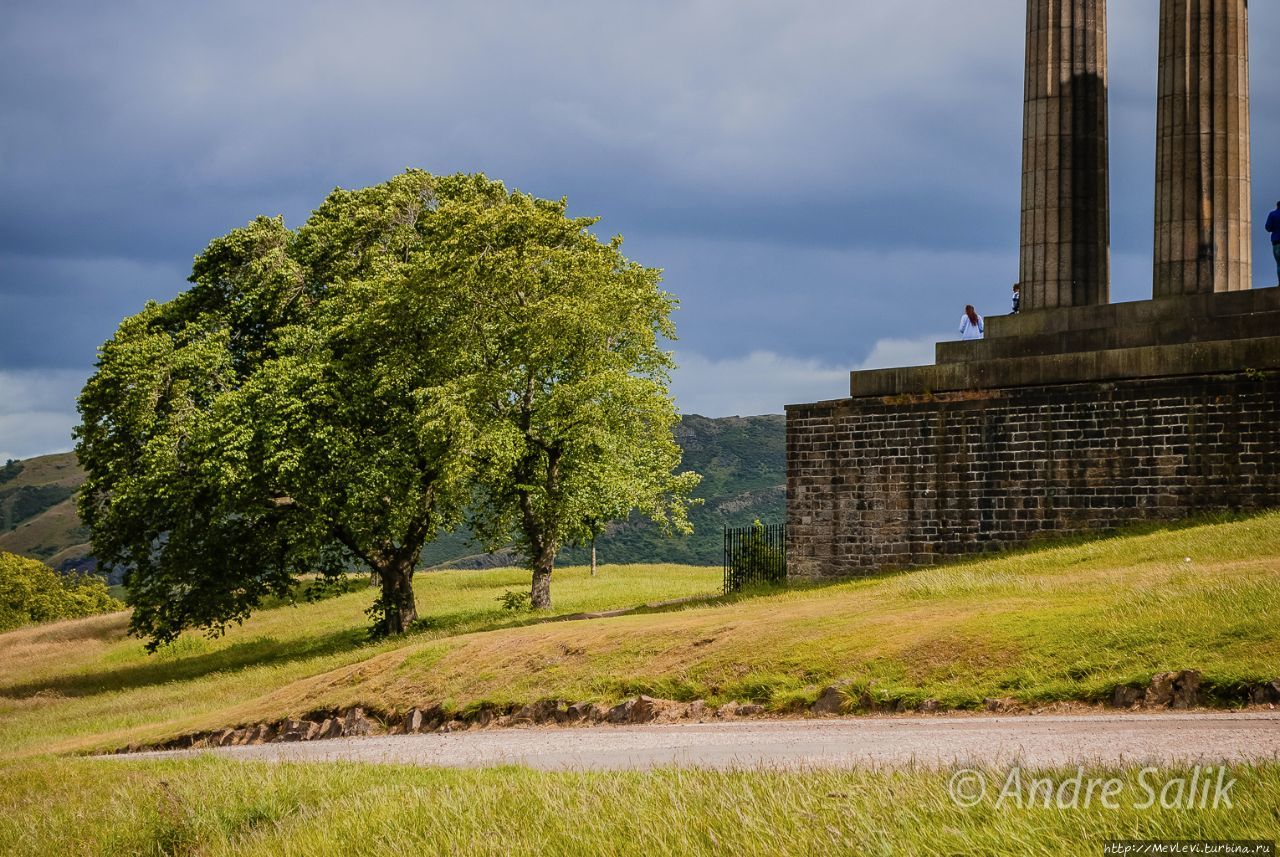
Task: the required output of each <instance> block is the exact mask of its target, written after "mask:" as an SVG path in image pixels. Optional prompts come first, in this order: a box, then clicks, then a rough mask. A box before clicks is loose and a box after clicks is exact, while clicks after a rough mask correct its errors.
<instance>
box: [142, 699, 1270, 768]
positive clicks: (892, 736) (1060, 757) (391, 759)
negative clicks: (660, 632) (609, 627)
mask: <svg viewBox="0 0 1280 857" xmlns="http://www.w3.org/2000/svg"><path fill="white" fill-rule="evenodd" d="M192 752H195V751H184V752H179V753H144V754H138V755H141V756H150V757H153V758H161V757H172V756H178V755H190V754H191V753H192ZM200 752H211V753H216V754H218V755H221V756H226V757H228V758H232V759H266V760H272V761H291V762H295V761H296V762H323V761H339V760H341V761H357V762H383V763H395V764H409V765H437V766H449V767H476V766H488V765H500V764H516V765H526V766H528V767H531V768H538V769H542V770H582V769H595V770H622V769H643V768H650V767H654V766H659V765H681V766H688V767H706V768H730V767H757V766H764V767H771V768H796V767H811V766H839V767H850V766H876V767H901V766H906V765H912V764H917V765H923V766H930V767H934V766H945V765H950V764H953V763H955V764H961V765H975V764H976V765H1002V764H1010V763H1013V762H1019V763H1022V764H1026V765H1028V766H1049V765H1053V766H1060V765H1070V764H1074V763H1076V762H1106V763H1148V762H1150V763H1158V764H1173V763H1180V762H1189V763H1195V762H1204V763H1220V762H1250V761H1265V760H1272V761H1280V712H1277V713H1274V714H1273V713H1261V714H1252V713H1251V714H1163V715H1119V714H1117V715H1081V716H1053V717H1050V716H1036V717H909V718H859V719H849V720H779V721H759V720H757V721H745V722H733V723H699V724H674V725H666V726H628V727H598V728H591V729H569V728H530V729H502V730H484V731H475V732H455V733H449V734H429V735H399V736H387V737H376V738H352V739H338V740H330V741H310V742H306V743H289V744H263V745H258V746H248V747H224V748H220V749H217V750H206V751H200ZM128 758H135V757H134V756H130V757H128Z"/></svg>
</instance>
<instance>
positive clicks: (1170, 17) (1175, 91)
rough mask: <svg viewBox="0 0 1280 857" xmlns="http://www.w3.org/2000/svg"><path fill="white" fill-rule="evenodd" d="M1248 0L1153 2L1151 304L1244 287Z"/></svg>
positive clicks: (1248, 281) (1248, 265)
mask: <svg viewBox="0 0 1280 857" xmlns="http://www.w3.org/2000/svg"><path fill="white" fill-rule="evenodd" d="M1249 181H1250V176H1249V4H1248V0H1161V2H1160V100H1159V108H1158V110H1157V118H1156V235H1155V296H1156V297H1158V298H1159V297H1167V296H1169V295H1182V294H1200V293H1205V292H1233V291H1240V290H1243V289H1248V288H1251V287H1252V284H1253V283H1252V281H1253V264H1252V245H1251V239H1252V236H1251V235H1250V229H1251V225H1252V217H1251V215H1250V210H1249V208H1250V189H1249Z"/></svg>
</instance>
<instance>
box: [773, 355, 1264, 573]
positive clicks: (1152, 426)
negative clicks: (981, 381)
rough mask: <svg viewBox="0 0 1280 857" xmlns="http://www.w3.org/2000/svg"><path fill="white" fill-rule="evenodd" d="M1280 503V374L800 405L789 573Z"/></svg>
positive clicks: (873, 564) (900, 561)
mask: <svg viewBox="0 0 1280 857" xmlns="http://www.w3.org/2000/svg"><path fill="white" fill-rule="evenodd" d="M1277 505H1280V373H1277V372H1269V373H1256V372H1240V373H1232V374H1223V375H1202V376H1195V377H1181V378H1164V379H1143V380H1135V381H1117V382H1112V383H1097V382H1094V383H1078V384H1066V385H1053V386H1039V387H1020V388H1009V389H993V390H982V391H970V392H955V393H945V394H938V395H930V394H921V395H903V396H891V397H875V398H857V399H843V400H839V401H834V402H821V403H817V404H810V405H793V406H790V407H788V409H787V506H788V510H787V521H788V552H789V563H790V573H791V575H792V576H798V577H814V578H820V577H841V576H851V575H858V574H866V573H870V572H873V571H877V570H881V569H889V568H903V567H910V566H921V565H928V564H932V563H935V562H937V561H939V560H941V559H944V558H947V557H952V556H958V555H963V554H969V553H977V552H981V551H988V550H998V549H1001V548H1005V547H1009V546H1013V545H1017V544H1021V543H1024V542H1028V541H1031V540H1034V539H1039V538H1046V537H1056V536H1065V535H1072V534H1081V533H1097V532H1101V531H1105V530H1107V529H1110V528H1114V527H1117V526H1121V525H1125V524H1129V523H1134V522H1138V521H1144V520H1168V519H1177V518H1181V517H1185V516H1187V515H1191V514H1195V513H1202V512H1207V511H1214V510H1243V511H1247V510H1260V509H1264V508H1268V507H1274V506H1277Z"/></svg>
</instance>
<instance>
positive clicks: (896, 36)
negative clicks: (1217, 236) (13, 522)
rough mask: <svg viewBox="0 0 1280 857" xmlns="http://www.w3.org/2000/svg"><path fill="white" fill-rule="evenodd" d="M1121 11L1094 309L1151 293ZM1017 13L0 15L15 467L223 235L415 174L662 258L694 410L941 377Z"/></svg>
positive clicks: (1140, 16)
mask: <svg viewBox="0 0 1280 857" xmlns="http://www.w3.org/2000/svg"><path fill="white" fill-rule="evenodd" d="M1110 5H1111V7H1112V8H1111V10H1110V28H1111V97H1110V109H1111V167H1112V204H1113V210H1112V258H1113V280H1114V285H1113V297H1114V299H1116V300H1139V299H1143V298H1146V297H1149V296H1150V293H1151V243H1152V238H1151V233H1152V208H1153V193H1154V170H1155V166H1154V146H1155V144H1154V138H1155V85H1156V31H1157V23H1158V22H1157V8H1158V4H1157V3H1156V0H1121V2H1113V3H1112V4H1110ZM1275 5H1276V4H1254V8H1253V9H1252V10H1251V11H1252V21H1251V26H1252V33H1251V41H1252V45H1253V83H1254V86H1253V95H1254V100H1253V134H1254V137H1253V146H1254V155H1255V158H1254V165H1253V167H1254V206H1253V208H1254V217H1255V221H1256V222H1258V221H1260V220H1261V219H1262V218H1263V217H1265V214H1266V212H1267V211H1269V210H1270V208H1271V203H1272V202H1274V201H1275V200H1276V199H1277V198H1280V162H1276V161H1275V160H1274V159H1273V158H1267V157H1265V156H1264V155H1265V153H1267V152H1269V151H1271V152H1274V146H1273V145H1272V146H1268V145H1267V143H1268V141H1272V140H1275V139H1277V137H1278V136H1280V89H1277V88H1275V87H1273V86H1265V85H1263V83H1264V81H1265V80H1266V79H1268V78H1269V77H1271V76H1272V75H1271V74H1270V68H1269V67H1268V63H1267V56H1266V53H1265V52H1264V50H1263V48H1264V47H1265V46H1268V45H1275V44H1280V7H1276V8H1273V6H1275ZM1025 9H1026V4H1025V3H1024V2H1023V0H979V2H967V3H957V2H955V0H915V2H912V3H902V2H885V0H875V2H871V0H839V1H838V2H834V1H833V2H820V0H791V2H787V3H780V2H776V0H774V2H757V0H686V2H680V3H676V2H666V0H647V2H644V3H639V2H602V0H593V2H587V0H581V2H579V0H544V2H539V3H527V2H513V0H487V2H485V1H484V0H466V2H438V0H413V2H384V1H383V0H367V2H362V3H358V4H355V3H349V2H328V0H306V2H296V0H275V2H264V0H252V2H243V0H220V2H218V3H197V2H184V0H169V2H160V0H153V2H135V0H113V2H111V3H91V2H88V0H81V2H63V0H39V2H37V0H5V2H4V21H5V23H4V27H3V28H2V29H0V200H3V204H2V205H0V461H3V460H5V459H7V458H10V457H17V458H22V457H28V456H32V455H39V454H43V453H48V452H55V451H61V450H66V449H69V448H70V446H71V440H70V432H71V429H72V427H73V426H74V425H75V424H76V422H77V419H76V413H75V398H76V395H77V393H78V391H79V389H80V387H81V385H82V384H83V383H84V380H85V378H86V377H87V376H88V374H89V373H90V372H91V371H92V367H93V362H94V360H95V354H96V349H97V347H98V345H99V344H100V343H101V342H103V341H104V340H105V339H107V338H109V337H110V336H111V334H112V333H113V331H114V330H115V328H116V326H117V325H118V324H119V322H120V320H121V319H122V318H124V317H126V316H128V315H131V314H133V313H135V312H138V311H139V310H140V309H141V308H142V306H143V305H144V303H145V302H146V301H147V300H149V299H156V300H166V299H169V298H171V297H173V296H174V295H175V294H177V293H178V292H180V291H181V290H182V289H184V288H185V287H186V285H187V283H186V277H187V276H188V274H189V273H190V267H191V260H192V258H193V257H194V256H195V255H196V254H197V253H198V252H200V250H201V249H203V248H204V246H205V245H207V244H208V242H209V241H210V240H211V239H212V238H214V237H216V236H218V235H221V234H224V233H226V232H227V231H229V230H231V229H233V228H235V227H237V226H241V225H243V224H244V223H246V222H248V221H249V220H251V219H252V218H253V217H255V216H257V215H260V214H266V215H276V214H282V215H284V217H285V219H286V222H287V223H288V224H290V225H293V226H297V225H299V224H300V223H302V222H303V221H304V220H305V219H306V217H307V215H308V213H309V212H310V211H311V210H312V209H313V208H314V207H315V206H317V205H318V204H319V203H320V202H321V200H322V199H323V198H324V196H325V195H326V194H327V193H328V192H329V191H330V190H331V189H332V188H334V187H335V186H336V187H344V188H354V187H362V186H366V185H370V184H375V183H378V182H380V181H383V180H385V179H387V178H389V177H390V176H392V175H394V174H396V173H398V172H400V171H401V170H403V169H405V168H406V167H419V168H422V169H425V170H428V171H430V172H434V173H438V174H444V173H452V172H458V171H466V172H474V171H480V172H484V173H486V174H487V175H489V176H490V177H492V178H498V179H501V180H503V181H504V182H506V183H507V184H508V186H511V187H515V188H519V189H521V190H524V191H527V192H530V193H534V194H537V195H539V196H544V197H549V198H559V197H562V196H564V197H567V198H568V199H569V204H570V210H571V213H572V214H575V215H592V216H598V217H600V218H601V222H600V224H599V225H598V227H597V230H598V233H599V234H600V235H601V236H602V237H608V236H611V235H614V234H621V235H623V236H624V237H625V239H626V244H625V252H626V254H627V255H628V256H629V257H630V258H632V259H634V260H636V261H639V262H641V263H643V264H645V265H648V266H651V267H658V268H662V269H663V270H664V271H665V280H664V282H665V287H666V288H667V289H668V290H669V291H671V292H673V293H674V294H676V295H677V296H678V297H679V298H680V301H681V308H680V310H679V312H678V313H677V315H676V323H677V327H678V330H679V334H680V339H679V341H678V342H676V343H673V345H672V347H673V348H674V350H675V351H676V354H677V359H678V361H679V363H680V369H679V370H678V371H677V373H676V375H675V377H674V382H673V391H674V394H675V396H676V399H677V402H678V404H679V405H680V407H681V408H682V410H683V411H685V412H686V413H701V414H704V415H707V416H727V415H732V414H744V415H745V414H757V413H779V412H781V410H782V408H783V405H785V404H787V403H791V402H804V401H813V400H817V399H828V398H837V397H839V396H842V395H846V394H847V387H848V372H849V370H851V369H857V368H871V367H880V366H890V365H911V364H918V363H928V362H932V353H933V343H934V342H935V341H936V340H939V339H946V338H951V337H953V336H954V328H955V326H956V324H957V321H958V318H959V315H960V312H961V310H962V309H963V307H964V305H965V304H966V303H973V304H975V305H976V306H977V307H978V309H979V310H980V311H982V312H990V313H992V314H998V313H1003V312H1005V311H1007V301H1008V292H1009V287H1010V285H1011V284H1012V283H1013V282H1014V281H1015V280H1016V279H1017V267H1018V265H1017V262H1018V259H1017V256H1018V206H1019V181H1020V169H1021V166H1020V157H1021V122H1022V81H1023V47H1024V23H1025ZM1258 225H1260V223H1259V224H1258ZM1265 237H1266V236H1265V234H1264V235H1262V236H1260V237H1259V238H1258V239H1257V243H1256V247H1255V252H1256V256H1255V265H1254V268H1255V278H1256V279H1255V282H1256V284H1257V285H1259V286H1263V285H1272V284H1273V283H1272V282H1271V279H1270V276H1271V272H1272V271H1273V270H1274V269H1273V267H1272V264H1273V263H1272V260H1271V257H1270V253H1269V251H1268V242H1266V240H1265Z"/></svg>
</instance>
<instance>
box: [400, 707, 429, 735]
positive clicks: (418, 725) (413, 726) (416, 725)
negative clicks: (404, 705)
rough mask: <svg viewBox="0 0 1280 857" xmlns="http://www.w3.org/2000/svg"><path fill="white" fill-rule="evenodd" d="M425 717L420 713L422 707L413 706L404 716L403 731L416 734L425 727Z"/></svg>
mask: <svg viewBox="0 0 1280 857" xmlns="http://www.w3.org/2000/svg"><path fill="white" fill-rule="evenodd" d="M426 724H427V719H426V717H425V716H424V715H423V713H422V709H420V708H414V709H412V710H411V711H410V712H409V713H408V714H406V715H405V718H404V731H405V732H408V733H409V734H417V733H419V732H421V731H423V729H424V728H425V727H426Z"/></svg>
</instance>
